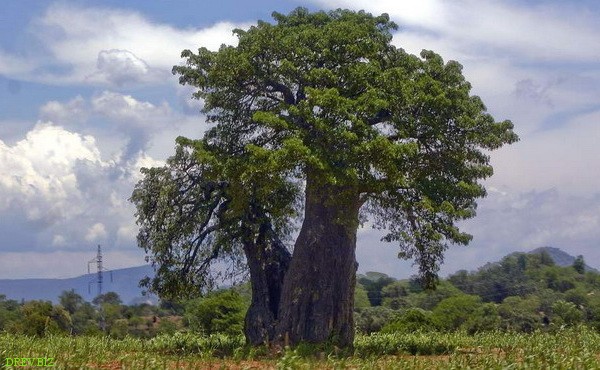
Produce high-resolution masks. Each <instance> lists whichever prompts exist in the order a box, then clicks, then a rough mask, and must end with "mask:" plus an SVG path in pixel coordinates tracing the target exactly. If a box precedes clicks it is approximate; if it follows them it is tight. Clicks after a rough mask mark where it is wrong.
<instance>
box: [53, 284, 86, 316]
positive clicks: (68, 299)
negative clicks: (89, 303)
mask: <svg viewBox="0 0 600 370" xmlns="http://www.w3.org/2000/svg"><path fill="white" fill-rule="evenodd" d="M58 300H59V302H60V304H61V306H63V307H64V309H65V310H67V312H68V313H69V314H70V315H73V314H74V313H75V312H76V311H77V310H78V309H79V308H80V307H81V306H82V305H83V303H84V302H85V301H84V300H83V297H82V296H80V295H79V294H77V293H75V289H71V290H69V291H67V290H65V291H63V292H62V293H61V295H60V296H59V297H58Z"/></svg>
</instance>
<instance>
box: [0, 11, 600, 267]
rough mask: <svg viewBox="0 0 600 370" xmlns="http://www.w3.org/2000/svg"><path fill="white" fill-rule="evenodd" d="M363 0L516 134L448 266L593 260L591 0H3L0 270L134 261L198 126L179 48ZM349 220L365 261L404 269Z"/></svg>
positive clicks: (596, 240) (387, 247) (598, 103)
mask: <svg viewBox="0 0 600 370" xmlns="http://www.w3.org/2000/svg"><path fill="white" fill-rule="evenodd" d="M298 6H303V7H307V8H309V9H311V10H318V9H324V10H330V9H335V8H349V9H354V10H361V9H364V10H366V11H368V12H371V13H373V14H381V13H388V14H389V15H390V17H391V18H392V20H394V21H395V22H396V23H397V24H398V25H399V30H398V31H397V32H396V33H395V34H394V38H393V41H392V42H393V43H394V44H395V45H396V46H398V47H402V48H404V49H405V50H407V51H408V52H411V53H414V54H418V53H419V52H420V51H421V50H422V49H429V50H434V51H435V52H437V53H439V54H440V55H441V56H442V57H443V58H444V59H445V60H457V61H459V62H460V63H461V64H462V65H463V66H464V74H465V76H466V78H467V80H469V81H470V82H471V83H472V85H473V91H472V92H473V94H476V95H479V96H480V97H481V98H482V99H483V101H484V102H485V104H486V106H487V108H488V111H489V112H490V113H491V114H492V115H494V117H495V118H496V119H497V120H504V119H510V120H512V121H513V122H514V124H515V130H516V132H517V133H518V134H519V135H520V138H521V140H520V141H519V142H518V143H516V144H513V145H511V146H507V147H504V148H502V149H500V150H497V151H494V152H492V153H490V156H491V161H492V165H493V166H494V170H495V171H494V172H495V173H494V175H493V176H492V177H491V178H490V179H487V180H486V181H485V186H486V187H487V189H488V196H487V197H486V198H485V199H481V200H480V201H479V207H478V211H477V216H476V217H475V218H474V219H471V220H468V221H465V222H462V223H461V227H462V228H463V229H464V230H465V231H467V232H469V233H471V234H472V235H473V237H474V238H473V241H472V242H471V243H470V245H469V246H467V247H463V246H455V247H451V248H450V249H449V250H448V251H447V253H446V258H445V263H444V265H443V266H442V269H441V275H442V276H445V275H447V274H449V273H452V272H454V271H456V270H459V269H466V270H474V269H476V268H477V267H479V266H481V265H483V264H484V263H486V262H489V261H495V260H498V259H500V258H501V257H502V256H504V255H506V254H508V253H511V252H514V251H527V250H531V249H534V248H537V247H541V246H553V247H558V248H561V249H563V250H564V251H566V252H568V253H570V254H572V255H579V254H581V255H584V256H585V258H586V261H587V263H588V264H589V265H591V266H594V267H596V268H598V267H600V262H597V261H599V260H600V248H599V245H600V190H599V189H600V161H599V158H600V145H599V144H600V3H598V2H597V1H591V0H589V1H585V0H580V1H577V0H575V1H569V2H565V1H558V0H556V1H553V0H504V1H496V0H487V1H486V0H454V1H442V0H418V1H408V0H404V1H402V0H395V1H392V0H369V1H363V0H355V1H350V0H333V1H331V0H330V1H325V0H308V1H289V0H283V1H282V0H279V1H276V0H259V1H254V2H251V3H250V2H242V1H232V0H221V1H217V2H212V1H211V2H202V1H196V0H194V1H192V0H186V1H141V0H139V1H122V0H121V1H116V0H110V1H106V0H103V1H85V0H65V1H47V0H44V1H41V0H26V1H22V0H5V1H3V2H2V8H1V9H2V10H1V11H0V278H34V277H48V278H50V277H52V278H64V277H71V276H76V275H80V274H82V273H84V272H87V262H88V261H89V260H90V259H92V258H93V257H94V254H95V250H96V246H97V245H98V244H101V245H102V247H103V250H104V253H105V258H104V260H105V265H106V267H107V268H110V269H115V268H122V267H129V266H137V265H141V264H143V263H144V254H143V251H142V250H141V249H140V248H138V247H137V246H136V234H137V226H136V224H135V217H134V212H135V209H134V207H133V205H132V204H130V203H129V202H128V200H127V199H128V198H129V197H130V195H131V192H132V189H133V186H134V184H135V183H136V182H137V181H138V180H139V179H140V178H141V175H140V173H139V169H140V168H141V167H151V166H160V165H162V164H163V163H164V161H165V159H166V158H167V157H168V156H169V155H171V154H172V153H173V152H174V140H175V138H176V137H177V136H179V135H183V136H187V137H191V138H198V137H201V135H202V133H203V132H204V130H206V128H207V124H206V123H205V119H204V117H203V116H202V114H200V112H199V107H200V105H199V102H198V101H195V100H192V99H190V95H191V93H192V92H193V89H191V88H189V87H183V86H180V85H179V84H178V83H177V78H176V77H174V76H172V75H171V73H170V71H171V68H172V66H173V65H177V64H179V63H181V62H182V60H181V59H180V53H181V51H182V50H183V49H192V50H195V49H197V48H198V47H201V46H205V47H207V48H209V49H211V50H216V48H218V47H219V45H221V44H223V43H225V44H233V45H235V43H236V38H235V37H234V36H233V35H232V32H231V30H232V29H234V28H248V27H249V26H250V25H252V24H255V23H256V22H257V20H265V21H272V19H271V13H272V12H273V11H278V12H282V13H287V12H289V11H291V10H292V9H294V8H296V7H298ZM380 237H381V235H380V234H378V232H376V231H374V230H372V229H369V228H364V229H361V230H359V235H358V246H357V259H358V262H359V272H366V271H381V272H384V273H387V274H389V275H391V276H394V277H397V278H405V277H408V276H409V275H411V274H412V273H414V271H415V270H414V268H413V267H412V266H411V262H410V261H401V260H398V259H397V258H396V255H397V252H398V249H397V247H396V246H394V245H393V244H387V243H383V242H380V241H379V238H380Z"/></svg>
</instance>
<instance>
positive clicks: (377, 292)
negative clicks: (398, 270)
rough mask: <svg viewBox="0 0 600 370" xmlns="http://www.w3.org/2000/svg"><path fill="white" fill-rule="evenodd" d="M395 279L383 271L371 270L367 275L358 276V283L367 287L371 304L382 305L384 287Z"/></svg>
mask: <svg viewBox="0 0 600 370" xmlns="http://www.w3.org/2000/svg"><path fill="white" fill-rule="evenodd" d="M394 281H396V279H394V278H393V277H390V276H388V275H386V274H384V273H381V272H373V271H369V272H367V273H366V275H359V276H358V283H359V284H361V285H362V286H363V287H365V290H366V291H367V296H368V297H369V301H370V302H371V306H381V303H382V300H383V296H382V292H381V291H382V289H383V288H384V287H385V286H387V285H389V284H391V283H393V282H394Z"/></svg>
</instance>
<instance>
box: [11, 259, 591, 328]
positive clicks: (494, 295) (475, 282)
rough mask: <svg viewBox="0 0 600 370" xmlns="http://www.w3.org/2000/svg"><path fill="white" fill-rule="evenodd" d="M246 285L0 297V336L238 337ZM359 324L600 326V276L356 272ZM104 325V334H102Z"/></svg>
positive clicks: (517, 270) (544, 263) (554, 269)
mask: <svg viewBox="0 0 600 370" xmlns="http://www.w3.org/2000/svg"><path fill="white" fill-rule="evenodd" d="M250 300H251V296H250V287H249V283H245V284H242V285H239V286H235V287H233V288H229V289H226V290H220V291H215V292H212V293H210V294H209V295H207V296H205V297H200V298H196V299H192V300H188V301H184V302H167V301H161V303H160V304H159V305H158V306H153V305H150V304H145V303H144V304H137V305H130V306H128V305H124V304H123V303H122V302H121V299H120V298H119V296H118V294H116V293H114V292H108V293H106V294H103V295H101V296H98V297H96V298H95V299H94V300H93V301H92V302H86V301H85V300H84V299H83V298H82V297H81V296H80V295H78V294H77V293H75V292H74V291H72V290H71V291H65V292H63V293H62V294H61V295H60V297H59V302H60V303H59V304H57V305H53V304H52V303H51V302H49V301H35V300H34V301H28V302H17V301H15V300H11V299H7V298H6V296H4V295H1V294H0V332H7V333H12V334H24V335H29V336H45V335H49V334H64V335H110V336H111V337H114V338H124V337H125V336H127V335H130V336H135V337H145V338H150V337H154V336H156V335H158V334H173V333H175V332H178V331H182V332H192V333H198V334H201V335H210V334H216V333H222V334H229V335H241V334H242V329H243V325H244V316H245V313H246V310H247V308H248V306H249V305H250ZM354 322H355V326H356V330H357V332H358V333H361V334H370V333H375V332H415V331H423V332H430V331H441V332H451V331H457V330H460V331H465V332H467V333H469V334H473V333H477V332H485V331H506V332H526V333H529V332H533V331H536V330H546V331H555V330H558V329H560V328H564V327H569V326H575V325H581V324H583V325H587V326H590V327H591V328H594V329H595V330H600V274H598V273H597V272H595V271H586V265H585V261H584V259H583V257H581V256H579V257H578V258H577V259H576V260H575V262H574V263H573V265H572V266H568V267H561V266H558V265H556V264H555V263H554V261H553V259H552V257H551V256H550V255H549V254H548V253H547V252H545V251H542V252H541V253H537V254H525V253H514V254H511V255H508V256H506V257H504V258H503V259H502V260H501V261H500V262H497V263H493V264H487V265H485V266H483V267H481V268H480V269H479V270H477V271H475V272H467V271H464V270H461V271H458V272H456V273H455V274H453V275H451V276H449V277H448V278H447V279H442V280H440V281H439V283H438V285H437V288H436V289H435V290H426V289H423V288H422V285H421V284H420V282H419V281H418V279H416V278H411V279H406V280H396V279H394V278H392V277H390V276H388V275H386V274H383V273H378V272H368V273H366V274H365V275H358V277H357V285H356V292H355V310H354ZM102 328H104V329H102Z"/></svg>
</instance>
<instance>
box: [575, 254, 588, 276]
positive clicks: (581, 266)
mask: <svg viewBox="0 0 600 370" xmlns="http://www.w3.org/2000/svg"><path fill="white" fill-rule="evenodd" d="M573 269H575V271H577V272H578V273H580V274H585V260H584V259H583V256H582V255H579V256H577V258H575V261H573Z"/></svg>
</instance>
